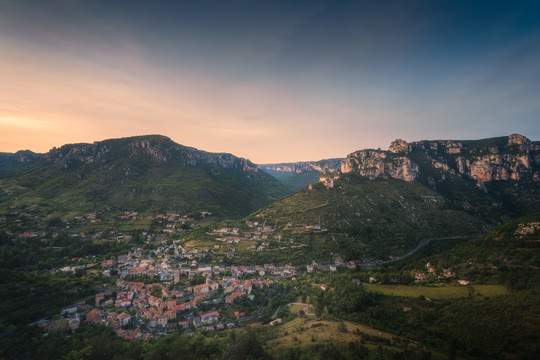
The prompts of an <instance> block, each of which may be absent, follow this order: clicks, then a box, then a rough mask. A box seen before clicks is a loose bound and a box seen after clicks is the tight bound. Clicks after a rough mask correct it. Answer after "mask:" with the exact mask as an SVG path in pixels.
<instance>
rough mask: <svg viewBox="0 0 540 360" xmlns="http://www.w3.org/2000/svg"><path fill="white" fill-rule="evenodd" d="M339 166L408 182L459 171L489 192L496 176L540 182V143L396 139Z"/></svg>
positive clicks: (326, 177)
mask: <svg viewBox="0 0 540 360" xmlns="http://www.w3.org/2000/svg"><path fill="white" fill-rule="evenodd" d="M413 159H414V160H413ZM415 161H419V162H418V163H417V162H415ZM419 164H421V165H419ZM340 170H341V171H340V173H342V174H347V173H355V174H358V175H361V176H365V177H367V178H369V179H376V178H392V179H400V180H404V181H417V180H418V177H419V175H420V174H422V173H423V174H425V177H424V181H425V182H426V184H427V185H429V186H430V187H432V188H435V186H436V180H435V178H436V177H438V178H439V180H438V181H442V180H445V179H447V178H448V177H451V176H460V177H462V178H464V179H469V180H472V181H475V182H477V184H476V185H477V187H478V188H479V189H480V190H482V191H484V192H488V187H487V186H486V185H487V184H489V183H491V182H493V181H511V180H513V181H520V180H524V179H529V180H532V181H535V182H537V181H539V180H540V144H539V143H537V142H532V141H530V140H529V139H527V138H526V137H525V136H523V135H519V134H512V135H510V136H507V137H500V138H492V139H484V140H477V141H476V140H463V141H454V140H437V141H418V142H413V143H407V142H406V141H404V140H402V139H397V140H395V141H393V142H392V143H391V144H390V146H389V148H388V151H383V150H360V151H356V152H354V153H352V154H350V155H348V156H347V158H346V159H344V160H343V161H342V162H341V169H340ZM336 176H339V172H328V173H324V174H322V175H321V178H320V181H321V182H324V183H325V184H327V185H328V186H329V187H330V185H332V186H333V184H331V183H330V180H329V179H330V178H334V179H335V177H336Z"/></svg>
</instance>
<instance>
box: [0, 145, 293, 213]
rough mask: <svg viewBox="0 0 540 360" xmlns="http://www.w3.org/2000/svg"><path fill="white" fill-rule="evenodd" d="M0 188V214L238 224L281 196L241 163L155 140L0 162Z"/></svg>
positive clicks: (68, 148) (70, 148) (6, 157)
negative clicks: (212, 219)
mask: <svg viewBox="0 0 540 360" xmlns="http://www.w3.org/2000/svg"><path fill="white" fill-rule="evenodd" d="M0 186H1V188H2V193H1V194H0V207H1V208H3V209H4V210H5V209H6V208H21V209H22V208H28V207H38V208H40V209H42V210H43V211H48V212H50V213H58V214H66V213H70V212H75V213H84V212H95V211H102V210H105V209H107V210H112V211H139V212H143V213H158V212H164V211H177V212H184V213H185V212H200V211H208V212H212V213H213V214H214V215H217V216H220V217H238V216H243V215H246V214H249V213H250V212H252V211H254V210H256V209H258V208H260V207H262V206H265V205H267V204H269V203H270V202H272V201H274V200H277V199H279V198H280V197H282V196H283V195H284V194H285V193H286V192H287V189H286V187H285V186H283V185H282V184H281V183H280V182H279V181H277V180H276V179H274V178H273V177H271V176H269V175H267V174H266V173H264V172H263V171H260V170H259V169H258V168H257V167H256V166H255V165H254V164H253V163H251V162H250V161H249V160H246V159H242V158H238V157H235V156H233V155H230V154H214V153H208V152H204V151H199V150H197V149H194V148H189V147H185V146H182V145H178V144H176V143H174V142H173V141H172V140H170V139H169V138H167V137H163V136H140V137H132V138H122V139H112V140H105V141H101V142H95V143H93V144H71V145H64V146H62V147H61V148H53V149H52V150H51V151H49V152H48V153H46V154H34V153H32V152H28V151H25V152H18V153H15V154H1V156H0Z"/></svg>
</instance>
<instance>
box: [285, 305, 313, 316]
mask: <svg viewBox="0 0 540 360" xmlns="http://www.w3.org/2000/svg"><path fill="white" fill-rule="evenodd" d="M288 306H289V311H290V312H291V313H293V314H298V312H299V311H300V310H304V312H306V313H310V314H312V313H313V310H314V309H313V305H309V307H308V304H302V303H296V304H289V305H288Z"/></svg>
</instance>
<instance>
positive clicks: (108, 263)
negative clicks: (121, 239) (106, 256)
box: [101, 260, 114, 268]
mask: <svg viewBox="0 0 540 360" xmlns="http://www.w3.org/2000/svg"><path fill="white" fill-rule="evenodd" d="M113 265H114V260H103V261H102V262H101V267H102V268H107V267H113Z"/></svg>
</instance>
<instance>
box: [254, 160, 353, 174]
mask: <svg viewBox="0 0 540 360" xmlns="http://www.w3.org/2000/svg"><path fill="white" fill-rule="evenodd" d="M342 160H343V158H341V159H327V160H319V161H303V162H294V163H281V164H264V165H259V168H261V169H263V170H265V171H271V172H283V173H294V174H302V173H305V172H308V171H313V170H315V171H318V172H321V173H322V172H323V171H324V170H325V169H327V170H330V171H334V170H336V169H339V168H340V166H341V161H342Z"/></svg>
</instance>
